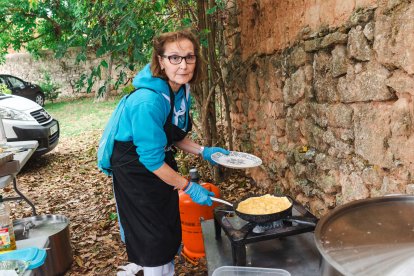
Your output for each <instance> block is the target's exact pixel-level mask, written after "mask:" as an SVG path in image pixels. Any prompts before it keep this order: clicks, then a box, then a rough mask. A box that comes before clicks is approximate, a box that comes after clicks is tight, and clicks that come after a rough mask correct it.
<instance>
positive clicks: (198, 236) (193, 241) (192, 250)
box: [179, 169, 220, 260]
mask: <svg viewBox="0 0 414 276" xmlns="http://www.w3.org/2000/svg"><path fill="white" fill-rule="evenodd" d="M190 177H191V181H194V182H197V181H198V180H199V176H198V172H197V170H196V169H191V170H190ZM200 185H201V186H203V187H204V188H206V189H207V190H209V191H212V192H213V193H214V195H215V197H220V190H219V188H218V187H217V186H215V185H213V184H211V183H200ZM179 197H180V202H179V204H180V218H181V229H182V230H181V231H182V239H183V251H182V253H183V254H184V256H185V257H188V258H190V259H193V260H196V259H199V258H202V257H204V256H205V251H204V241H203V233H202V231H201V222H200V218H201V217H202V218H204V219H205V220H208V219H213V209H214V208H215V207H217V206H218V203H213V205H212V206H205V205H199V204H197V203H195V202H193V201H192V200H191V198H190V196H189V195H187V194H186V193H184V192H183V191H180V193H179Z"/></svg>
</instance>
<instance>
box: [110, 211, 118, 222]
mask: <svg viewBox="0 0 414 276" xmlns="http://www.w3.org/2000/svg"><path fill="white" fill-rule="evenodd" d="M109 219H110V220H111V221H114V220H116V219H118V214H117V213H114V212H112V213H110V214H109Z"/></svg>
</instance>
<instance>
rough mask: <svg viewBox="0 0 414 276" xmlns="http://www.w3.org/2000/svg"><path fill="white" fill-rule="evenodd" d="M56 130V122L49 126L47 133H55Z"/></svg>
mask: <svg viewBox="0 0 414 276" xmlns="http://www.w3.org/2000/svg"><path fill="white" fill-rule="evenodd" d="M57 131H58V125H57V124H56V125H53V126H51V127H50V129H49V133H50V135H53V134H55V133H56V132H57Z"/></svg>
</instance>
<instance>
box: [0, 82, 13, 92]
mask: <svg viewBox="0 0 414 276" xmlns="http://www.w3.org/2000/svg"><path fill="white" fill-rule="evenodd" d="M0 93H1V94H11V90H10V89H9V88H8V87H7V85H5V84H4V83H2V84H0Z"/></svg>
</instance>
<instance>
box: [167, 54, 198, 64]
mask: <svg viewBox="0 0 414 276" xmlns="http://www.w3.org/2000/svg"><path fill="white" fill-rule="evenodd" d="M162 57H164V58H168V60H169V61H170V63H171V64H174V65H178V64H181V62H182V61H183V59H185V62H186V63H187V64H194V63H196V60H197V56H196V55H188V56H185V57H182V56H178V55H171V56H165V55H163V56H162Z"/></svg>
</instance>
